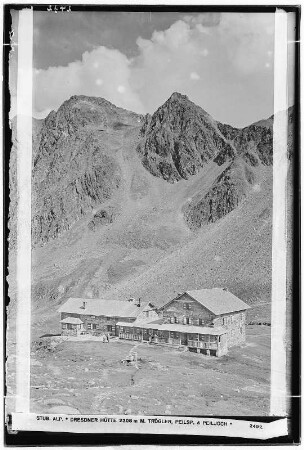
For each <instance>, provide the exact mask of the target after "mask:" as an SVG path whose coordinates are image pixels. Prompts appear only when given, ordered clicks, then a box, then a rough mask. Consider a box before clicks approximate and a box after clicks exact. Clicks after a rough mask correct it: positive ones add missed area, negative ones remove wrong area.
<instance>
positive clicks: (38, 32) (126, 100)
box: [10, 11, 293, 127]
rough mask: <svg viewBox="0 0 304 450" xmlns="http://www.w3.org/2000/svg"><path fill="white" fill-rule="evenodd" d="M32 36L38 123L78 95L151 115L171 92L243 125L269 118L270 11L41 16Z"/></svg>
mask: <svg viewBox="0 0 304 450" xmlns="http://www.w3.org/2000/svg"><path fill="white" fill-rule="evenodd" d="M17 15H18V13H15V14H12V16H13V26H14V28H15V38H14V39H15V40H17V38H18V36H17V22H18V21H17V19H18V17H17ZM33 31H34V43H33V45H34V63H33V91H34V93H33V116H34V117H37V118H43V117H46V115H47V114H48V113H49V112H50V111H51V110H57V109H58V108H59V106H60V105H61V104H62V103H63V102H64V101H65V100H67V99H68V98H70V97H71V96H72V95H78V94H82V95H89V96H96V97H103V98H105V99H107V100H109V101H111V102H112V103H114V104H115V105H117V106H120V107H123V108H126V109H129V110H132V111H135V112H138V113H142V114H145V113H153V112H154V111H155V110H156V109H157V108H158V107H159V106H160V105H162V104H163V103H164V102H165V101H166V100H167V99H168V98H169V97H170V95H171V94H172V93H173V92H180V93H181V94H186V95H187V96H188V97H189V99H190V100H191V101H193V102H194V103H196V104H197V105H199V106H201V107H202V108H203V109H204V110H206V111H207V112H208V113H209V114H211V115H212V116H213V117H214V118H215V119H216V120H219V121H221V122H224V123H229V124H231V125H234V126H237V127H243V126H246V125H249V124H250V123H253V122H255V121H257V120H260V119H263V118H267V117H269V116H270V115H272V114H273V85H274V81H273V64H274V14H273V13H265V12H264V13H248V12H247V13H236V12H234V13H226V12H225V13H193V14H192V13H189V12H188V13H181V12H180V13H178V12H119V11H117V12H73V11H72V12H71V13H67V12H58V13H57V14H54V12H47V11H44V12H37V11H36V12H34V30H33ZM290 31H292V25H291V27H290ZM17 55H18V52H17V51H15V52H13V54H12V57H11V59H10V89H11V96H12V110H11V116H13V115H14V113H15V103H16V74H17V70H16V67H17V64H16V61H17ZM289 64H290V67H291V66H292V65H293V61H292V58H290V63H289ZM290 90H291V92H292V83H290ZM291 97H292V96H291ZM290 102H291V103H292V99H291V100H290Z"/></svg>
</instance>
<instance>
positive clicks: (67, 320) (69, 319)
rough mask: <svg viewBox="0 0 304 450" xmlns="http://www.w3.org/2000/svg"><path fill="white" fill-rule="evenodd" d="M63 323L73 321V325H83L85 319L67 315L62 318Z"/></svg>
mask: <svg viewBox="0 0 304 450" xmlns="http://www.w3.org/2000/svg"><path fill="white" fill-rule="evenodd" d="M60 322H61V323H72V324H73V325H81V324H82V323H83V321H82V320H81V319H79V317H66V318H65V319H62V320H60Z"/></svg>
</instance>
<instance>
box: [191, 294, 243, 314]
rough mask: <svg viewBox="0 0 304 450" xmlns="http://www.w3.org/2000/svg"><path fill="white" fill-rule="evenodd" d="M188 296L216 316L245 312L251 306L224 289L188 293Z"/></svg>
mask: <svg viewBox="0 0 304 450" xmlns="http://www.w3.org/2000/svg"><path fill="white" fill-rule="evenodd" d="M186 294H188V295H190V297H192V298H193V299H194V300H196V301H197V302H199V303H200V304H201V305H203V306H205V308H207V309H209V311H211V312H212V313H213V314H215V315H216V316H219V315H221V314H228V313H232V312H238V311H245V310H246V309H249V308H250V306H248V305H247V304H246V303H244V302H243V301H242V300H240V299H239V298H238V297H236V296H235V295H233V294H231V292H229V291H227V290H226V289H223V288H213V289H200V290H195V291H186Z"/></svg>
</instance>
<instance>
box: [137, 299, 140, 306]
mask: <svg viewBox="0 0 304 450" xmlns="http://www.w3.org/2000/svg"><path fill="white" fill-rule="evenodd" d="M137 306H138V307H139V308H140V298H139V299H138V302H137Z"/></svg>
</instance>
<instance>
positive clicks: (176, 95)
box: [168, 92, 189, 101]
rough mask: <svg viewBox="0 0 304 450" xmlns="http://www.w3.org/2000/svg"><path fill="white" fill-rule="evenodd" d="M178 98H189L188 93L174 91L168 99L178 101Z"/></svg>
mask: <svg viewBox="0 0 304 450" xmlns="http://www.w3.org/2000/svg"><path fill="white" fill-rule="evenodd" d="M176 100H179V101H180V100H188V101H189V98H188V97H187V95H183V94H180V93H179V92H173V94H172V95H171V96H170V97H169V99H168V101H176Z"/></svg>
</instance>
